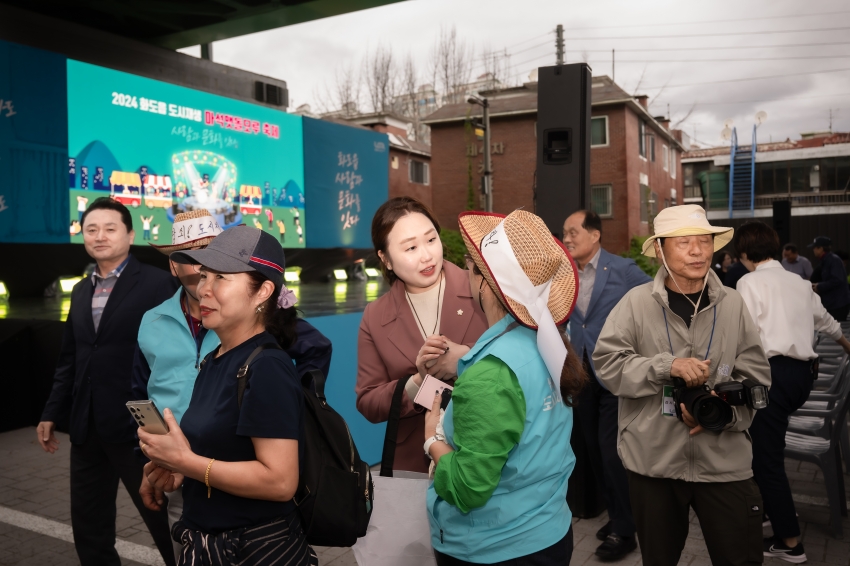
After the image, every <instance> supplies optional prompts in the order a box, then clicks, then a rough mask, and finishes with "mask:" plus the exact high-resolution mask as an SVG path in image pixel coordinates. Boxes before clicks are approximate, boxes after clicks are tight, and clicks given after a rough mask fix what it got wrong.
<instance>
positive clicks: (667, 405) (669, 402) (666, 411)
mask: <svg viewBox="0 0 850 566" xmlns="http://www.w3.org/2000/svg"><path fill="white" fill-rule="evenodd" d="M713 310H714V320H713V322H712V323H711V335H710V336H709V337H708V348H706V349H705V358H703V359H704V360H707V359H708V355H709V354H710V353H711V343H712V342H714V328H715V327H716V326H717V305H714V309H713ZM661 312H662V313H664V327H665V328H666V329H667V343H668V344H670V354H671V355H672V356H673V357H675V356H676V354H675V352H674V351H673V340H672V339H671V338H670V325H669V324H668V323H667V311H666V310H664V307H661ZM691 324H696V318H694V322H692V323H691ZM661 414H662V415H664V416H665V417H675V416H676V401H675V399H674V398H673V386H672V385H665V386H664V387H663V390H662V398H661Z"/></svg>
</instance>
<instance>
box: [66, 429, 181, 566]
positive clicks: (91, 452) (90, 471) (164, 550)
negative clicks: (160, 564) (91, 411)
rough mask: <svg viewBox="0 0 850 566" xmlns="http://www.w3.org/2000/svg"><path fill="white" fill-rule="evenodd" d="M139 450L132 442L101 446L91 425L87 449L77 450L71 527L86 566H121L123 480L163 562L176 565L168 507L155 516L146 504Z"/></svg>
mask: <svg viewBox="0 0 850 566" xmlns="http://www.w3.org/2000/svg"><path fill="white" fill-rule="evenodd" d="M135 445H136V444H135V442H132V441H130V442H122V443H119V444H114V443H109V442H103V441H101V440H100V437H99V436H98V434H97V430H96V428H95V426H94V422H90V423H89V433H88V438H87V439H86V441H85V442H84V443H82V444H71V526H72V527H73V529H74V546H75V547H76V549H77V556H79V557H80V563H81V564H82V566H112V565H115V566H120V564H121V559H120V558H119V556H118V552H117V551H116V550H115V515H116V507H115V498H116V497H117V495H118V480H119V478H120V479H121V481H122V482H124V487H126V488H127V491H128V492H129V493H130V497H131V498H132V499H133V503H135V505H136V508H137V509H138V510H139V514H141V516H142V519H143V520H144V521H145V524H146V525H147V527H148V531H150V533H151V536H152V537H153V540H154V542H155V543H156V546H157V548H158V549H159V552H160V554H162V558H163V560H165V563H166V564H167V565H169V566H173V565H174V564H175V561H174V547H173V545H172V544H171V536H170V533H169V530H168V514H167V512H166V509H165V506H163V508H162V510H161V511H151V510H150V509H148V508H147V507H145V506H144V505H143V504H142V498H141V496H140V495H139V486H140V485H141V482H142V479H143V478H142V467H143V466H142V463H141V462H140V461H139V459H138V458H137V457H136V455H135V454H134V452H133V447H134V446H135Z"/></svg>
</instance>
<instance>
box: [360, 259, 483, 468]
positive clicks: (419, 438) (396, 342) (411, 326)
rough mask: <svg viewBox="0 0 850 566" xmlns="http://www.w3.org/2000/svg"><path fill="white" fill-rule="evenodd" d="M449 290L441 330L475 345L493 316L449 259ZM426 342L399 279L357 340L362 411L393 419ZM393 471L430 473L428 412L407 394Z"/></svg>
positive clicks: (373, 306) (367, 315) (373, 308)
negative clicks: (396, 397) (403, 382)
mask: <svg viewBox="0 0 850 566" xmlns="http://www.w3.org/2000/svg"><path fill="white" fill-rule="evenodd" d="M443 272H444V273H445V277H446V278H445V285H446V288H445V291H444V293H443V307H442V309H441V315H440V333H441V334H442V335H444V336H446V337H447V338H448V339H449V340H451V341H452V342H456V343H458V344H464V345H466V346H469V347H472V345H473V344H475V342H476V341H477V340H478V338H479V337H480V336H481V335H482V334H483V333H484V331H485V330H487V319H486V318H485V317H484V312H483V311H482V310H481V308H480V307H479V305H478V303H477V302H476V301H474V300H473V299H472V295H471V293H470V290H469V278H468V276H467V272H466V271H464V270H462V269H460V268H459V267H457V266H456V265H454V264H453V263H449V262H448V261H443ZM423 343H424V340H422V334H421V333H420V332H419V327H418V326H417V324H416V320H415V319H414V318H413V313H412V312H411V310H410V305H409V304H408V302H407V297H406V296H405V293H404V283H403V282H402V281H396V282H395V283H394V284H393V286H392V287H391V288H390V291H389V292H388V293H387V294H385V295H384V296H383V297H381V298H380V299H378V300H377V301H374V302H372V303H370V304H369V305H368V306H367V307H366V310H365V311H364V313H363V320H362V321H361V323H360V335H359V337H358V342H357V384H356V386H355V392H356V393H357V410H358V411H360V413H361V414H362V415H363V416H364V417H366V418H367V419H369V421H371V422H373V423H380V422H384V421H386V420H387V418H389V413H390V404H391V403H392V398H393V392H394V391H395V386H396V381H398V380H399V379H401V378H402V377H404V376H407V375H413V374H415V373H416V372H417V370H416V355H417V354H418V353H419V349H420V348H421V347H422V344H423ZM396 440H397V447H396V453H395V461H394V462H393V469H396V470H410V471H414V472H427V471H428V463H429V460H428V457H427V456H425V452H424V451H423V450H422V445H423V444H424V442H425V413H424V410H422V409H421V408H420V407H417V406H415V405H414V404H413V400H412V399H410V398H409V397H408V396H407V393H405V394H404V397H403V401H402V410H401V421H400V422H399V427H398V436H397V439H396Z"/></svg>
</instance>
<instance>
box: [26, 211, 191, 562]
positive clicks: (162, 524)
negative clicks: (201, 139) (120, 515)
mask: <svg viewBox="0 0 850 566" xmlns="http://www.w3.org/2000/svg"><path fill="white" fill-rule="evenodd" d="M81 224H82V227H83V239H84V244H85V247H86V252H88V254H89V255H90V256H91V257H92V258H94V260H95V261H96V262H97V269H96V270H95V272H94V274H92V276H91V277H89V278H86V279H83V280H82V281H80V282H79V283H77V285H75V286H74V290H73V292H72V294H71V310H70V312H69V314H68V320H67V322H66V324H65V334H64V336H63V339H62V350H61V353H60V355H59V361H58V364H57V367H56V375H55V377H54V381H53V391H52V392H51V394H50V398H49V400H48V401H47V405H46V406H45V408H44V412H43V414H42V416H41V420H42V422H40V423H39V425H38V440H39V443H40V444H41V446H42V448H44V450H45V451H47V452H50V453H51V454H52V453H54V452H56V450H57V449H58V447H59V441H58V440H57V439H56V436H55V435H54V432H53V431H54V428H55V423H56V422H60V421H63V420H64V419H65V418H67V417H68V416H70V433H71V526H72V528H73V531H74V545H75V547H76V550H77V555H78V556H79V558H80V562H81V564H82V566H89V565H91V566H106V565H113V564H114V565H116V566H118V565H120V564H121V559H120V558H119V556H118V552H117V551H116V550H115V516H116V507H115V498H116V495H117V493H118V480H119V478H120V479H121V481H122V482H124V486H125V487H126V488H127V491H128V492H129V494H130V497H131V498H132V499H133V503H135V505H136V508H137V509H138V510H139V513H140V514H141V516H142V518H143V519H144V521H145V524H146V525H147V527H148V530H149V531H150V533H151V535H152V536H153V539H154V541H155V542H156V545H157V548H158V549H159V551H160V553H161V554H162V558H163V560H165V563H166V564H168V565H172V564H174V563H175V562H174V552H173V547H172V545H171V541H170V536H169V532H168V521H167V517H166V514H165V511H164V510H162V511H159V512H156V511H151V510H149V509H147V508H146V507H145V506H144V505H143V504H142V500H141V497H140V496H139V486H140V484H141V480H142V463H141V461H140V460H139V459H138V458H137V457H136V456H135V454H134V451H133V448H134V446H135V440H134V433H135V430H136V423H135V421H134V420H133V419H132V417H131V416H130V414H129V413H128V412H127V408H126V407H125V403H126V402H127V401H131V400H133V396H132V394H131V389H130V387H131V375H132V373H131V372H132V364H133V352H134V351H135V347H136V336H137V334H138V332H139V325H140V323H141V320H142V315H144V314H145V312H146V311H148V310H149V309H151V308H153V307H155V306H156V305H158V304H160V303H161V302H163V301H164V300H165V299H167V298H168V297H169V296H171V295H172V294H174V292H175V291H176V284H175V281H174V279H173V278H172V277H171V275H170V274H169V273H167V272H166V271H163V270H160V269H156V268H154V267H151V266H148V265H144V264H142V263H139V261H138V260H137V259H136V258H134V257H133V256H131V255H129V252H130V244H131V243H132V242H133V238H134V236H135V233H134V232H133V221H132V218H131V216H130V212H129V211H128V210H127V208H126V207H125V206H124V205H122V204H121V203H118V202H116V201H114V200H112V199H110V198H108V197H103V198H99V199H97V200H95V201H94V202H93V203H92V204H91V206H89V208H88V209H87V210H86V212H85V213H84V214H83V217H82V222H81Z"/></svg>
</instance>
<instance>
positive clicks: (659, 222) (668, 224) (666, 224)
mask: <svg viewBox="0 0 850 566" xmlns="http://www.w3.org/2000/svg"><path fill="white" fill-rule="evenodd" d="M653 224H654V226H655V234H653V235H652V236H650V237H649V238H647V239H646V241H645V242H644V243H643V255H645V256H647V257H655V246H653V245H652V243H653V242H654V241H655V240H656V239H658V238H676V237H679V236H704V235H706V234H714V251H717V250H719V249H721V248H722V247H723V246H725V245H726V244H728V243H729V242H731V241H732V235H733V234H734V233H735V231H734V230H733V229H732V228H729V227H726V226H712V225H711V224H709V223H708V218H707V217H706V215H705V209H704V208H703V207H701V206H699V205H696V204H683V205H680V206H668V207H667V208H665V209H664V210H662V211H661V212H659V213H658V216H656V217H655V220H654V221H653Z"/></svg>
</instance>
